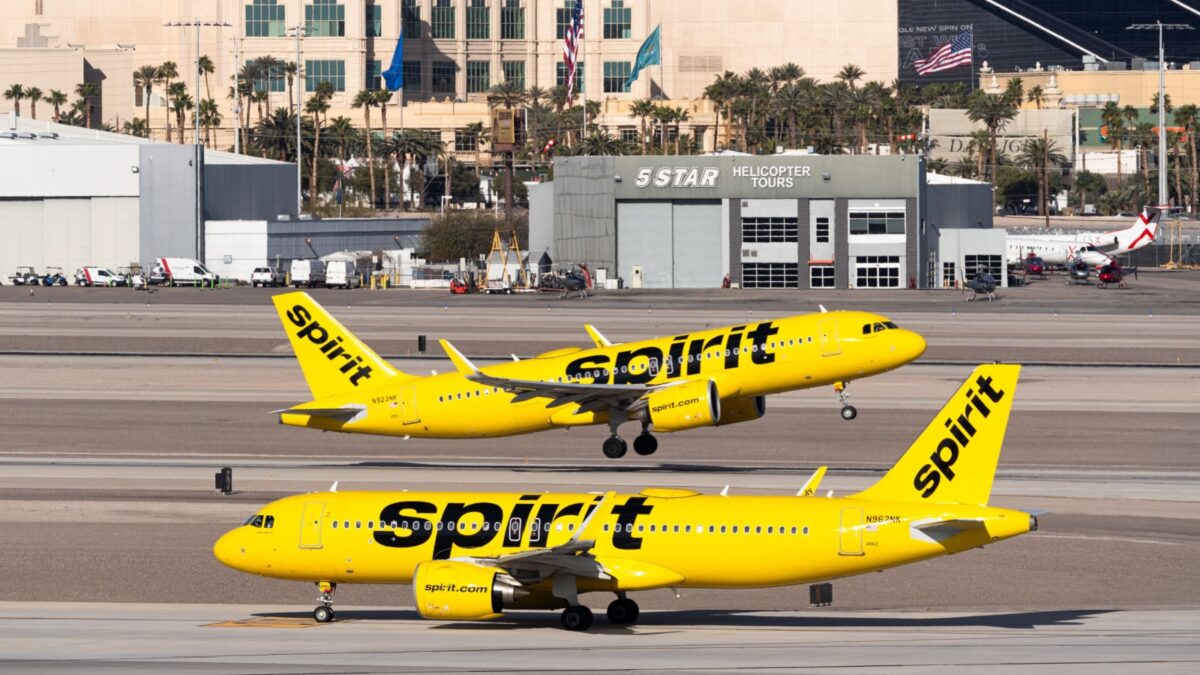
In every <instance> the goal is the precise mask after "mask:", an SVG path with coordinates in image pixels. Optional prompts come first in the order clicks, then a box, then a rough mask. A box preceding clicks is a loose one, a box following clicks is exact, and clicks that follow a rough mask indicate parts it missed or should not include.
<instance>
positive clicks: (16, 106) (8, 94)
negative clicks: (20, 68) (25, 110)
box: [4, 84, 25, 117]
mask: <svg viewBox="0 0 1200 675" xmlns="http://www.w3.org/2000/svg"><path fill="white" fill-rule="evenodd" d="M4 98H6V99H8V100H10V101H12V102H13V112H14V113H15V114H16V116H17V117H20V116H21V99H23V98H25V87H22V86H21V85H19V84H14V85H12V86H10V87H9V88H8V89H6V90H5V91H4Z"/></svg>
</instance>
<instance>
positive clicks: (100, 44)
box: [0, 0, 897, 148]
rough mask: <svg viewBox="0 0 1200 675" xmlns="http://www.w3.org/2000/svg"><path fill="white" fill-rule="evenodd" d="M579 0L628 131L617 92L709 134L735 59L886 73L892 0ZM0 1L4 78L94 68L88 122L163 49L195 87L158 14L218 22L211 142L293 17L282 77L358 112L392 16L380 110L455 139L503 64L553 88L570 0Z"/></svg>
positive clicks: (281, 101) (161, 123) (588, 48)
mask: <svg viewBox="0 0 1200 675" xmlns="http://www.w3.org/2000/svg"><path fill="white" fill-rule="evenodd" d="M582 1H583V7H584V17H585V20H584V26H585V28H584V40H583V45H582V48H581V50H580V56H579V61H580V62H581V64H582V66H581V72H580V75H581V78H582V86H583V89H584V92H585V93H586V96H587V98H588V99H591V100H596V101H600V102H601V105H602V113H601V117H600V124H601V125H602V126H604V127H606V128H608V129H609V130H610V131H611V132H613V133H614V135H618V134H622V133H623V135H625V136H626V138H628V136H629V133H630V130H632V129H633V128H635V127H636V125H637V122H636V120H635V119H633V118H632V117H630V116H629V115H628V114H627V108H628V104H629V102H631V101H633V100H636V99H640V98H650V97H653V98H664V99H669V101H670V103H671V104H672V105H676V106H682V107H686V108H687V109H689V112H690V114H691V120H690V121H689V122H687V123H684V124H683V125H682V126H683V128H682V132H683V133H687V132H688V131H692V130H695V131H699V132H702V133H703V132H708V136H707V137H706V141H705V147H706V148H711V147H712V144H713V139H712V136H711V127H712V126H713V123H714V122H715V115H714V113H713V111H712V106H711V104H709V103H708V102H707V101H703V102H701V101H699V100H698V99H701V98H702V97H703V91H704V88H705V87H706V86H708V85H709V84H710V83H712V81H713V80H714V79H715V78H716V77H717V76H718V75H720V74H721V73H722V72H724V71H725V70H730V71H734V72H737V73H744V72H746V71H747V70H750V69H751V68H761V69H764V70H766V69H768V68H770V67H772V66H776V65H780V64H783V63H787V62H794V63H796V64H798V65H800V66H801V67H803V68H804V69H805V71H806V72H807V74H808V75H809V76H810V77H814V78H816V79H818V80H821V81H827V80H830V79H832V78H833V77H834V75H835V74H836V73H837V71H838V70H839V69H840V68H841V67H842V66H843V65H845V64H847V63H854V64H857V65H858V66H859V67H861V68H862V69H863V70H864V71H865V73H866V75H865V79H867V80H880V81H884V82H889V83H890V82H891V81H892V80H893V79H894V78H895V77H896V39H897V38H896V21H897V7H896V4H895V3H893V2H880V1H879V0H846V1H844V2H838V3H818V2H809V1H808V0H582ZM4 6H5V11H4V12H3V13H2V15H0V90H3V89H7V88H8V87H9V86H10V85H11V84H14V83H15V84H21V85H23V86H25V87H31V86H32V87H38V88H39V89H41V90H42V92H43V94H45V93H47V92H49V91H50V90H51V89H57V90H61V91H63V92H65V93H67V94H68V95H69V96H70V97H71V99H72V100H74V99H75V98H76V96H75V94H74V91H75V87H76V85H78V84H79V83H82V82H92V83H96V84H97V85H99V87H98V88H99V93H98V95H97V96H95V98H94V100H93V115H94V117H95V121H96V123H97V124H99V123H107V124H111V125H112V126H113V127H114V128H116V129H121V127H122V125H123V123H124V122H125V121H128V120H129V119H131V118H133V117H144V116H145V112H144V111H145V107H144V103H145V101H144V99H143V94H144V92H141V91H140V90H139V88H138V87H136V86H135V85H134V81H133V72H134V70H136V69H137V68H138V67H140V66H143V65H159V64H162V63H163V62H166V61H173V62H174V63H175V64H176V65H177V66H178V69H179V73H180V77H181V79H183V80H184V81H185V82H186V83H187V85H188V89H189V92H191V93H193V95H194V92H193V91H192V90H194V89H195V86H196V85H195V80H196V77H195V72H194V66H193V64H194V63H195V58H196V49H197V47H196V45H197V35H196V30H197V29H196V28H193V27H178V26H167V25H164V24H166V23H170V22H181V21H182V22H188V21H193V20H198V21H201V22H210V23H213V24H217V25H209V26H204V27H202V28H200V29H199V30H200V34H199V52H200V53H201V54H204V55H207V56H208V57H209V58H210V59H211V60H212V61H213V64H214V67H215V71H214V72H213V73H212V74H211V75H209V76H208V78H207V80H202V81H201V82H200V89H201V92H202V94H201V96H202V97H203V98H208V97H210V95H211V97H212V98H213V99H215V100H216V102H217V104H218V106H219V108H220V112H221V114H222V116H223V122H222V129H221V130H220V131H219V133H218V141H217V144H218V145H219V146H220V147H226V146H229V145H231V144H232V128H233V120H234V118H235V117H234V113H233V105H234V103H233V101H232V100H231V99H230V98H229V97H228V92H229V89H230V86H231V85H232V82H233V76H234V73H235V72H236V71H237V69H238V66H239V64H244V63H246V62H247V61H248V60H251V59H256V58H258V57H261V56H266V55H271V56H274V57H276V58H278V59H280V60H282V61H297V57H296V49H297V45H296V40H295V39H294V37H292V35H294V33H292V32H291V31H289V29H290V28H293V27H295V26H303V27H304V28H305V36H304V37H303V39H302V40H301V44H300V49H301V56H300V59H299V62H300V63H301V64H302V66H303V67H302V70H301V76H300V79H299V80H298V82H297V83H296V84H295V85H294V86H295V87H296V88H299V89H300V90H301V95H302V96H304V97H307V95H308V92H310V91H312V89H313V88H314V87H315V86H316V84H317V83H318V82H320V81H328V82H330V83H331V84H333V86H334V95H333V99H332V100H331V101H330V103H331V106H332V108H331V110H330V112H329V117H330V118H331V119H332V118H333V117H336V116H338V115H344V116H346V117H349V118H350V119H351V120H353V121H354V122H355V123H356V124H359V125H361V124H362V111H361V110H355V109H353V108H352V107H351V102H352V101H353V99H354V96H355V94H356V93H358V92H359V91H360V90H362V89H369V88H379V87H381V86H382V84H381V82H380V79H381V78H380V72H381V71H382V70H383V69H386V68H387V67H388V65H389V64H390V62H391V60H392V55H393V52H394V51H395V48H396V43H397V38H398V36H399V35H400V34H401V30H402V29H403V30H404V34H405V36H406V39H405V44H404V56H403V61H404V71H405V80H406V86H405V89H404V91H403V94H402V95H401V94H399V93H398V94H396V95H395V96H393V98H392V101H391V103H390V105H389V110H388V121H389V125H391V126H393V127H395V126H397V125H403V126H405V127H414V128H422V129H426V130H431V131H433V130H438V131H441V132H442V135H443V140H447V141H452V140H453V136H454V131H453V130H454V129H457V128H462V127H464V126H466V125H467V124H469V123H471V122H475V121H482V120H485V119H486V116H487V106H486V103H485V94H484V92H486V90H487V89H488V88H489V87H490V86H492V85H494V84H497V83H499V82H501V81H504V80H506V79H511V80H515V81H518V82H520V83H521V84H522V85H523V86H524V87H526V88H528V87H532V86H538V87H541V88H543V89H550V88H551V87H553V86H555V85H556V84H560V83H562V82H563V78H564V76H565V72H564V67H563V58H562V44H563V41H562V34H563V30H564V28H565V25H566V24H567V23H568V22H569V20H570V15H571V10H572V7H573V6H574V5H573V0H104V1H103V2H81V1H78V0H6V2H5V3H4ZM656 26H661V36H662V43H661V44H662V56H663V59H662V60H663V63H662V65H661V66H651V67H649V68H647V69H645V70H643V71H642V73H641V75H640V76H639V78H638V79H637V80H636V81H635V82H634V83H633V84H632V86H631V87H630V88H626V87H625V78H626V77H627V76H628V74H629V72H630V69H631V67H632V64H633V63H634V61H635V59H636V55H637V51H638V48H639V47H640V46H641V44H642V42H643V40H644V39H645V38H646V36H647V35H649V34H650V33H651V32H652V31H653V30H654V28H655V27H656ZM262 86H263V88H265V89H267V90H269V96H270V100H269V106H270V108H276V107H280V106H285V105H286V103H287V97H288V87H287V84H286V82H285V81H284V80H283V79H282V78H280V79H276V80H275V81H271V82H264V83H262ZM161 89H162V87H157V88H155V89H154V90H153V91H152V94H151V96H150V101H149V103H150V126H151V129H152V134H153V135H154V136H155V137H157V138H163V137H164V131H165V127H166V125H167V120H166V107H165V100H164V99H163V97H162V96H161V94H162V93H163V92H162V91H161ZM402 100H403V104H402ZM12 108H13V104H12V102H11V101H8V100H2V99H0V112H6V111H9V110H11V109H12ZM21 109H22V115H25V116H28V115H30V114H31V112H32V111H31V110H30V106H29V102H28V101H23V102H22V106H21ZM36 112H37V115H38V117H39V118H43V117H44V118H48V117H49V116H50V115H51V114H52V111H51V110H50V109H49V106H48V105H46V104H44V103H39V104H38V105H37V111H36ZM256 114H257V113H256V112H255V115H256ZM189 117H190V115H189ZM252 121H255V120H254V119H252ZM172 123H174V120H172ZM189 123H190V121H189ZM374 123H375V124H376V125H377V124H378V115H377V114H376V116H375V120H374ZM187 140H188V141H189V142H190V141H191V140H192V139H191V132H190V129H189V131H188V135H187ZM449 147H453V145H452V144H451V145H450V146H449Z"/></svg>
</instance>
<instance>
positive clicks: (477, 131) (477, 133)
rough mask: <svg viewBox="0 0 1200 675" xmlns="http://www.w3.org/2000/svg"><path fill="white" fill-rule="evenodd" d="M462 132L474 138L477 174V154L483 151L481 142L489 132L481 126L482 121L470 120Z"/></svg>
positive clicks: (477, 173) (477, 170)
mask: <svg viewBox="0 0 1200 675" xmlns="http://www.w3.org/2000/svg"><path fill="white" fill-rule="evenodd" d="M463 133H465V134H467V135H468V136H470V137H471V138H473V139H475V175H476V176H479V155H480V154H481V153H482V152H483V144H484V143H485V142H486V141H487V140H488V136H490V135H491V132H490V130H489V129H488V128H487V127H485V126H483V122H471V123H470V124H468V125H467V126H466V127H465V128H464V129H463Z"/></svg>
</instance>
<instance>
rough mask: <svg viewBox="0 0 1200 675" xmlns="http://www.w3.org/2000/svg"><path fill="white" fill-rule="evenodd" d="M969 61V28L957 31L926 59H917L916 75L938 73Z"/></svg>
mask: <svg viewBox="0 0 1200 675" xmlns="http://www.w3.org/2000/svg"><path fill="white" fill-rule="evenodd" d="M968 63H971V29H970V28H968V29H967V30H965V31H963V32H961V33H959V34H958V35H955V36H954V39H953V40H951V41H949V42H947V43H946V44H944V45H942V46H941V47H938V48H937V51H935V52H933V53H932V54H930V55H929V58H927V59H918V60H917V63H916V67H917V74H918V75H928V74H930V73H940V72H942V71H943V70H950V69H951V68H957V67H959V66H961V65H965V64H968Z"/></svg>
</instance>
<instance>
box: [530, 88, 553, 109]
mask: <svg viewBox="0 0 1200 675" xmlns="http://www.w3.org/2000/svg"><path fill="white" fill-rule="evenodd" d="M549 95H550V92H548V91H546V90H545V89H542V88H541V87H539V86H537V85H536V84H535V85H533V86H532V87H530V88H529V89H527V90H526V91H525V98H526V99H528V101H529V105H531V106H538V105H541V104H542V99H544V98H546V97H547V96H549Z"/></svg>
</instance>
